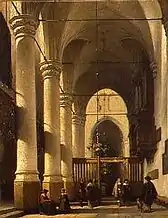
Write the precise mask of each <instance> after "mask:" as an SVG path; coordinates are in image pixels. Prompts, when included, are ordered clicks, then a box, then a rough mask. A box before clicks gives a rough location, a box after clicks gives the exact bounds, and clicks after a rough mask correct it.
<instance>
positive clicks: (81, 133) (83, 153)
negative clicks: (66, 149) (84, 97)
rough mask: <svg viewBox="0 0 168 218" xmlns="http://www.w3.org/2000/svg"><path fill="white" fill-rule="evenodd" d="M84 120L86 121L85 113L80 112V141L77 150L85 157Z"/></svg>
mask: <svg viewBox="0 0 168 218" xmlns="http://www.w3.org/2000/svg"><path fill="white" fill-rule="evenodd" d="M85 122H86V115H85V114H81V116H80V143H79V148H80V149H79V150H80V156H81V157H85Z"/></svg>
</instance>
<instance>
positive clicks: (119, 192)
mask: <svg viewBox="0 0 168 218" xmlns="http://www.w3.org/2000/svg"><path fill="white" fill-rule="evenodd" d="M112 195H113V196H114V197H115V198H116V199H117V200H118V204H119V205H120V204H121V202H123V204H125V205H127V204H129V202H130V200H131V186H130V183H129V180H128V179H125V180H124V182H123V183H122V182H121V179H120V178H118V179H117V181H116V183H115V185H114V188H113V192H112Z"/></svg>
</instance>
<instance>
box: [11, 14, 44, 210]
mask: <svg viewBox="0 0 168 218" xmlns="http://www.w3.org/2000/svg"><path fill="white" fill-rule="evenodd" d="M10 24H11V28H12V29H13V32H14V35H15V39H16V105H17V169H16V173H15V174H16V178H15V181H14V203H15V207H16V208H18V209H24V210H32V209H35V208H36V207H37V203H38V196H39V188H40V183H39V177H38V170H37V138H36V137H37V136H36V97H35V96H36V93H35V43H34V39H33V38H34V36H35V33H36V28H37V22H36V21H35V19H34V18H33V17H31V16H30V15H20V16H15V17H13V18H12V19H11V20H10Z"/></svg>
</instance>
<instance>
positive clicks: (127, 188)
mask: <svg viewBox="0 0 168 218" xmlns="http://www.w3.org/2000/svg"><path fill="white" fill-rule="evenodd" d="M130 193H131V188H130V184H129V181H128V179H125V180H124V183H123V203H124V204H126V205H127V204H128V203H129V201H130Z"/></svg>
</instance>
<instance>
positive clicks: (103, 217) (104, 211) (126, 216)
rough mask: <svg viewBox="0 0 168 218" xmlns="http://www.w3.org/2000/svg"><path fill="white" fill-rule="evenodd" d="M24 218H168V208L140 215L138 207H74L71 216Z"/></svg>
mask: <svg viewBox="0 0 168 218" xmlns="http://www.w3.org/2000/svg"><path fill="white" fill-rule="evenodd" d="M23 217H24V218H37V217H40V218H49V217H55V218H112V217H119V218H140V217H142V218H146V217H152V218H160V217H167V218H168V208H165V207H162V206H158V205H153V212H151V213H145V212H144V213H140V212H139V211H138V210H137V208H136V206H129V207H126V206H121V207H118V206H117V205H104V206H99V207H95V208H93V209H90V208H88V207H87V206H84V207H83V208H81V207H79V206H73V207H72V213H71V214H61V215H55V216H45V215H38V214H37V215H25V216H23Z"/></svg>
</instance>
